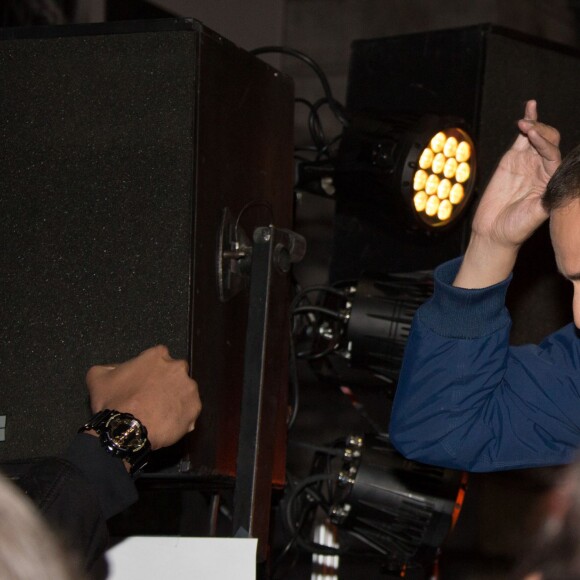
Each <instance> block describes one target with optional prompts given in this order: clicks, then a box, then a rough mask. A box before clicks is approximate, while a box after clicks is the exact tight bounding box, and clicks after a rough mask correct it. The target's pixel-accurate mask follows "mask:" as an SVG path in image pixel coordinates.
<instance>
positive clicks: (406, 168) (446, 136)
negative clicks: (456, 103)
mask: <svg viewBox="0 0 580 580" xmlns="http://www.w3.org/2000/svg"><path fill="white" fill-rule="evenodd" d="M475 178H476V160H475V146H474V142H473V139H472V138H471V136H470V134H469V131H468V130H467V128H466V126H465V123H464V122H463V121H462V120H460V119H457V118H454V117H442V116H437V115H424V116H421V117H414V116H411V115H405V116H398V117H391V118H382V119H380V118H373V117H372V116H358V117H355V118H354V119H353V121H352V124H351V126H350V127H348V128H347V129H346V130H345V132H344V134H343V137H342V143H341V148H340V153H339V156H338V159H337V162H336V181H337V186H338V187H339V188H343V189H344V188H345V186H346V189H348V190H349V191H351V193H352V194H357V195H360V194H362V195H365V196H366V197H367V198H368V202H369V203H370V204H371V205H372V211H374V212H377V214H378V215H380V216H382V218H384V219H385V223H386V224H388V223H389V222H392V221H393V220H395V221H400V220H401V215H400V213H401V212H400V209H401V206H402V208H403V211H405V212H406V214H407V217H408V218H411V219H410V220H408V224H407V225H408V226H409V227H410V229H417V227H420V228H424V229H427V230H429V229H433V228H445V227H446V226H449V225H450V224H452V223H454V222H456V221H457V220H458V219H459V218H460V217H461V215H462V214H463V213H464V211H465V209H466V208H467V207H468V205H469V201H470V200H471V197H472V193H473V189H474V185H475Z"/></svg>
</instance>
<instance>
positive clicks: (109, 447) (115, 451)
mask: <svg viewBox="0 0 580 580" xmlns="http://www.w3.org/2000/svg"><path fill="white" fill-rule="evenodd" d="M116 419H121V420H127V421H130V422H136V423H137V424H138V426H139V430H140V433H141V435H140V439H141V440H140V442H139V445H138V446H137V447H134V448H130V447H125V446H122V445H119V443H117V442H116V441H115V439H114V438H113V437H112V436H111V433H110V430H111V422H112V421H113V420H116ZM84 431H95V432H96V433H97V434H98V436H99V442H100V443H101V445H102V447H103V448H104V449H105V450H106V451H107V453H109V454H110V455H112V456H113V457H117V458H119V459H122V460H124V461H127V463H129V465H130V466H131V475H136V474H137V473H138V472H139V471H141V470H142V469H143V467H145V465H146V464H147V459H148V456H149V454H150V452H151V443H150V441H149V439H148V433H147V428H146V427H145V425H143V423H142V422H141V421H140V420H139V419H138V418H137V417H135V416H134V415H132V414H131V413H124V412H121V411H116V410H111V409H104V410H103V411H100V412H98V413H97V414H96V415H94V416H93V417H92V418H91V419H90V420H89V421H88V422H87V423H86V424H85V425H83V426H82V427H81V428H80V429H79V433H82V432H84Z"/></svg>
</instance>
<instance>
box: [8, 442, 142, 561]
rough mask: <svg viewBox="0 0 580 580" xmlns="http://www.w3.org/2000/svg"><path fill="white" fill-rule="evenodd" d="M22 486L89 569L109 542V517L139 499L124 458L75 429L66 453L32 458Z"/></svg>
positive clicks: (20, 481) (20, 482)
mask: <svg viewBox="0 0 580 580" xmlns="http://www.w3.org/2000/svg"><path fill="white" fill-rule="evenodd" d="M18 484H19V486H20V487H21V488H22V489H23V490H24V492H25V493H26V494H27V495H28V496H29V497H30V498H31V499H32V500H33V501H34V502H35V503H36V505H37V506H38V507H39V508H40V510H41V511H42V512H43V514H44V515H45V516H46V518H47V519H48V521H49V522H50V524H51V525H52V527H53V528H54V529H55V530H56V531H57V533H59V534H60V535H61V536H63V537H64V538H65V541H67V542H68V544H69V545H70V546H71V547H72V548H73V549H74V550H76V551H77V553H79V554H81V556H82V557H83V559H84V562H85V565H86V568H87V569H89V568H90V567H91V566H92V565H93V564H94V563H95V561H96V560H97V559H98V557H99V556H100V555H101V554H103V552H104V551H105V550H106V548H107V546H108V531H107V525H106V520H107V519H108V518H110V517H111V516H113V515H115V514H117V513H119V512H121V511H122V510H123V509H125V508H127V507H128V506H129V505H131V504H132V503H134V502H135V501H136V500H137V490H136V488H135V485H134V483H133V481H132V479H131V477H130V476H129V475H128V474H127V472H126V470H125V468H124V466H123V462H122V461H121V460H119V459H116V458H114V457H111V456H110V455H108V454H107V453H106V452H105V451H104V450H103V449H102V448H101V446H100V444H99V441H98V439H97V438H96V437H93V436H91V435H84V434H82V435H77V437H76V438H75V440H74V441H73V442H72V444H71V446H70V448H69V449H68V451H67V452H66V453H65V455H64V456H63V457H62V458H50V459H46V460H44V461H41V462H39V463H36V464H34V465H33V466H32V467H31V469H29V470H28V472H27V473H26V474H25V475H24V476H23V477H22V478H21V479H20V480H19V482H18Z"/></svg>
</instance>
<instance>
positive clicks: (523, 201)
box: [454, 101, 561, 288]
mask: <svg viewBox="0 0 580 580" xmlns="http://www.w3.org/2000/svg"><path fill="white" fill-rule="evenodd" d="M518 127H519V130H520V135H518V137H517V138H516V140H515V142H514V144H513V145H512V146H511V148H510V149H509V150H508V151H507V152H506V153H505V155H504V156H503V157H502V159H501V161H500V163H499V165H498V167H497V169H496V171H495V173H494V174H493V176H492V178H491V180H490V182H489V184H488V186H487V188H486V189H485V192H484V193H483V196H482V198H481V201H480V203H479V206H478V208H477V211H476V213H475V217H474V219H473V223H472V233H471V240H470V242H469V246H468V248H467V251H466V253H465V257H464V260H463V264H462V266H461V269H460V271H459V273H458V275H457V278H456V279H455V282H454V284H455V285H456V286H461V287H465V288H482V287H485V286H490V285H492V284H495V283H497V282H500V281H501V280H504V279H505V278H506V277H507V276H508V275H509V273H510V272H511V270H512V268H513V266H514V263H515V260H516V257H517V253H518V251H519V249H520V247H521V245H522V244H523V243H524V242H525V241H526V240H527V239H528V238H529V237H530V236H531V235H532V233H533V232H534V231H535V230H536V229H537V228H538V227H539V226H540V225H541V224H542V222H544V221H545V220H546V219H547V217H548V213H547V212H546V210H545V209H544V208H543V207H542V201H541V200H542V195H543V193H544V191H545V189H546V185H547V183H548V181H549V179H550V177H551V176H552V175H553V173H554V172H555V171H556V169H557V168H558V166H559V164H560V161H561V157H560V150H559V148H558V144H559V142H560V134H559V133H558V131H557V130H556V129H554V128H553V127H550V126H549V125H545V124H544V123H540V122H539V121H538V113H537V104H536V102H535V101H528V102H527V103H526V107H525V116H524V118H523V119H521V120H520V121H518Z"/></svg>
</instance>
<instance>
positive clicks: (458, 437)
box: [389, 259, 580, 471]
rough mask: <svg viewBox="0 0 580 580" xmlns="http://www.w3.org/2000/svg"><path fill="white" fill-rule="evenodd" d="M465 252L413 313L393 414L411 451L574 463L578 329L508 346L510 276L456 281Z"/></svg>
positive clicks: (476, 463) (578, 438)
mask: <svg viewBox="0 0 580 580" xmlns="http://www.w3.org/2000/svg"><path fill="white" fill-rule="evenodd" d="M459 265H460V259H456V260H453V261H451V262H447V263H445V264H443V265H442V266H440V267H439V268H438V269H437V270H436V271H435V290H434V294H433V297H432V298H431V299H430V300H429V301H428V302H426V303H425V304H423V306H421V308H419V310H418V311H417V313H416V315H415V318H414V320H413V325H412V329H411V334H410V337H409V340H408V342H407V348H406V351H405V358H404V362H403V366H402V369H401V374H400V379H399V385H398V387H397V392H396V395H395V400H394V406H393V412H392V416H391V423H390V429H389V432H390V436H391V441H392V443H393V445H394V446H395V447H396V448H397V449H398V450H399V451H400V452H401V453H402V454H403V455H405V456H406V457H408V458H409V459H414V460H416V461H420V462H423V463H429V464H434V465H440V466H443V467H449V468H453V469H461V470H468V471H497V470H507V469H514V468H524V467H538V466H546V465H557V464H562V463H568V462H570V461H571V460H573V459H574V457H575V452H576V449H577V447H578V446H579V445H580V338H579V336H578V334H577V333H578V331H577V330H576V328H575V327H574V325H572V324H570V325H568V326H565V327H564V328H562V329H561V330H559V331H558V332H556V333H554V334H552V335H550V336H549V337H548V338H546V339H545V340H544V341H543V342H542V344H540V345H539V346H536V345H526V346H517V347H510V346H509V342H508V341H509V331H510V326H511V319H510V317H509V314H508V311H507V309H506V307H505V294H506V291H507V288H508V285H509V282H510V279H507V280H505V281H504V282H502V283H500V284H496V285H495V286H491V287H489V288H483V289H480V290H465V289H462V288H455V287H453V286H452V285H451V284H452V282H453V280H454V278H455V275H456V273H457V270H458V268H459Z"/></svg>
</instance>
